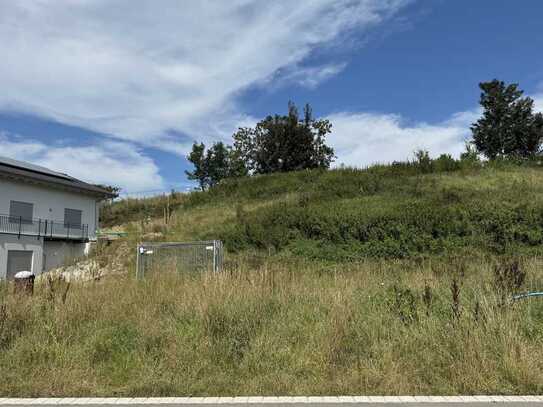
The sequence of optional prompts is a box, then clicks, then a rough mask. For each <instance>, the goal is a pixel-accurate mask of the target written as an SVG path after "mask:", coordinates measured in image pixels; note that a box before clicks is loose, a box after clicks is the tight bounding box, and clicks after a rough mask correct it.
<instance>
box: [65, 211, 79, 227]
mask: <svg viewBox="0 0 543 407" xmlns="http://www.w3.org/2000/svg"><path fill="white" fill-rule="evenodd" d="M70 213H71V215H70ZM76 213H77V215H76V216H77V217H78V219H79V222H72V221H71V220H73V219H72V216H73V215H74V214H76ZM82 226H83V211H82V210H81V209H72V208H64V227H65V228H67V227H70V228H72V229H81V227H82Z"/></svg>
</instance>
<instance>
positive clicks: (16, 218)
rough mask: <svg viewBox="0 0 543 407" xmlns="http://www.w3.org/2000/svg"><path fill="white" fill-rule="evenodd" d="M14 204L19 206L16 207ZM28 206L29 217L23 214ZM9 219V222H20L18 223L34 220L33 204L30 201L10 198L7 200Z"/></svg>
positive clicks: (30, 222)
mask: <svg viewBox="0 0 543 407" xmlns="http://www.w3.org/2000/svg"><path fill="white" fill-rule="evenodd" d="M16 205H19V207H16ZM25 207H26V208H25ZM29 208H30V217H28V216H23V213H24V212H26V211H27V210H28V209H29ZM27 215H28V214H27ZM9 221H10V222H11V223H19V222H20V223H24V224H25V225H29V224H32V223H33V222H34V204H33V203H32V202H24V201H15V200H10V201H9Z"/></svg>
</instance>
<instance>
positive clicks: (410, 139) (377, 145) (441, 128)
mask: <svg viewBox="0 0 543 407" xmlns="http://www.w3.org/2000/svg"><path fill="white" fill-rule="evenodd" d="M530 97H531V98H532V99H533V100H534V111H538V112H543V94H542V93H535V94H533V95H530ZM481 114H482V109H481V108H474V109H472V110H467V111H464V112H458V113H455V114H453V115H451V117H450V118H449V119H447V120H445V121H443V122H441V123H436V124H428V123H424V122H420V123H414V124H409V123H408V124H406V123H405V120H404V118H402V117H401V116H399V115H395V114H379V113H366V112H361V113H360V112H355V113H350V112H342V113H336V114H333V115H330V116H328V119H330V121H331V122H332V124H333V129H332V130H333V131H332V134H331V135H330V137H329V139H328V142H329V144H330V145H331V146H332V147H334V149H335V151H336V155H337V157H338V158H337V161H336V162H335V164H334V165H336V166H338V165H341V164H345V165H349V166H358V167H362V166H367V165H370V164H375V163H390V162H392V161H403V160H406V159H410V158H412V157H413V152H414V151H416V150H418V149H424V150H428V151H429V153H430V155H431V156H434V157H435V156H438V155H440V154H451V155H453V156H456V157H458V156H459V155H460V153H461V152H462V151H464V149H465V142H466V140H468V139H470V138H471V130H470V125H471V124H472V123H474V122H476V121H477V119H478V118H479V117H480V116H481Z"/></svg>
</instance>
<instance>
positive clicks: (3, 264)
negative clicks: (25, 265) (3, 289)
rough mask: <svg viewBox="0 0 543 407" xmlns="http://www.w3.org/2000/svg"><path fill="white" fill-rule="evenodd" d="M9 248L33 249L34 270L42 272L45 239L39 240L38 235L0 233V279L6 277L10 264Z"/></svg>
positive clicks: (36, 273) (37, 272)
mask: <svg viewBox="0 0 543 407" xmlns="http://www.w3.org/2000/svg"><path fill="white" fill-rule="evenodd" d="M9 250H28V251H32V252H33V254H32V270H29V271H32V272H33V273H34V274H35V275H38V274H40V273H41V272H42V260H43V240H42V239H40V240H38V239H37V238H36V237H31V236H21V238H20V239H18V238H17V236H11V235H4V234H0V279H4V278H5V277H6V272H7V265H8V251H9Z"/></svg>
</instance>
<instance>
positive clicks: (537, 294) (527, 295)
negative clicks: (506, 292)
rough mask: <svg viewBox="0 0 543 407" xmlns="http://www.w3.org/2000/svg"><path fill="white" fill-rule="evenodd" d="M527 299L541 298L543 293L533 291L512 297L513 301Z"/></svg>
mask: <svg viewBox="0 0 543 407" xmlns="http://www.w3.org/2000/svg"><path fill="white" fill-rule="evenodd" d="M529 297H543V292H541V291H535V292H533V293H524V294H518V295H514V296H513V300H522V299H523V298H529Z"/></svg>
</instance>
